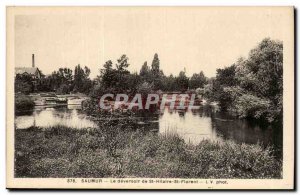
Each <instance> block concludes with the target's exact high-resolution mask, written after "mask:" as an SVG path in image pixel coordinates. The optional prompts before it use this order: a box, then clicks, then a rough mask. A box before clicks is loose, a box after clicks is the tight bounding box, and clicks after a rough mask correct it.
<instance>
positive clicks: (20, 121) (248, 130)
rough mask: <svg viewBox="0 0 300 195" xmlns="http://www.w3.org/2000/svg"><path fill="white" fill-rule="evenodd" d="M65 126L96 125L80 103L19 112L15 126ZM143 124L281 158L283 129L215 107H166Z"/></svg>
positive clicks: (190, 138) (190, 140)
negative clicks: (269, 150)
mask: <svg viewBox="0 0 300 195" xmlns="http://www.w3.org/2000/svg"><path fill="white" fill-rule="evenodd" d="M54 125H62V126H68V127H73V128H85V127H96V126H97V125H96V123H95V122H94V121H93V120H92V119H91V118H90V117H89V116H87V115H86V114H85V113H84V112H83V111H82V110H81V106H70V105H69V106H65V107H42V106H40V107H39V106H36V107H35V108H34V110H33V111H30V112H27V113H22V114H18V115H16V118H15V126H16V128H17V129H19V130H21V129H25V128H28V127H31V126H38V127H49V126H54ZM140 125H141V126H142V127H143V128H148V129H149V130H154V131H158V132H159V133H161V134H165V133H177V134H178V135H180V136H181V137H182V138H183V139H184V140H185V142H186V143H191V144H197V143H198V142H200V141H201V140H203V139H210V140H220V141H221V140H232V141H234V142H237V143H247V144H257V143H260V144H261V145H263V146H273V147H274V149H275V154H276V156H279V157H282V128H281V127H276V126H274V125H273V126H270V125H261V124H257V122H251V121H249V120H246V119H237V118H234V117H232V116H229V115H228V114H226V113H222V112H217V111H216V109H215V108H214V107H211V106H202V107H201V108H200V109H199V110H168V109H165V110H164V111H162V112H161V113H160V114H158V115H157V116H156V117H154V118H149V117H147V118H142V119H141V121H140Z"/></svg>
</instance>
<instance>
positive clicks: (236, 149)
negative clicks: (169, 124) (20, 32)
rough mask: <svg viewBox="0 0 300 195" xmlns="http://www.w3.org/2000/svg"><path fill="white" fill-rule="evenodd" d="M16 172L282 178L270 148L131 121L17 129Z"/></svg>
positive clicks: (21, 174)
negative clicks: (189, 139) (145, 127)
mask: <svg viewBox="0 0 300 195" xmlns="http://www.w3.org/2000/svg"><path fill="white" fill-rule="evenodd" d="M15 140H16V142H15V148H16V150H15V151H16V153H15V158H16V163H15V174H16V177H163V178H166V177H168V178H280V177H281V170H282V166H281V162H280V161H277V160H276V159H275V158H274V157H273V156H272V155H271V150H270V149H269V148H266V149H262V148H261V147H260V146H258V145H246V144H242V145H240V144H235V143H233V142H224V143H223V142H222V143H218V142H212V141H202V142H200V143H199V144H198V145H196V146H194V145H188V144H186V143H185V142H184V141H183V140H182V139H181V138H180V137H178V136H177V135H171V134H168V135H159V134H157V133H152V132H143V131H131V130H130V127H128V128H127V129H126V128H124V127H111V128H107V127H106V128H101V127H99V128H97V129H81V130H76V129H72V128H66V127H61V126H56V127H51V128H29V129H22V130H21V129H17V130H16V139H15Z"/></svg>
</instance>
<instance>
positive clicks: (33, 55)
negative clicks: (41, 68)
mask: <svg viewBox="0 0 300 195" xmlns="http://www.w3.org/2000/svg"><path fill="white" fill-rule="evenodd" d="M34 66H35V65H34V54H32V68H34Z"/></svg>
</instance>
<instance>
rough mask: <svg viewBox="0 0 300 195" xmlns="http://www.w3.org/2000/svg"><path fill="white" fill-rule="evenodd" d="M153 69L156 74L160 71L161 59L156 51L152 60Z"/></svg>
mask: <svg viewBox="0 0 300 195" xmlns="http://www.w3.org/2000/svg"><path fill="white" fill-rule="evenodd" d="M151 70H152V72H153V74H154V75H157V74H158V73H159V59H158V54H157V53H155V54H154V57H153V60H152V65H151Z"/></svg>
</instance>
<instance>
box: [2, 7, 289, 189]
mask: <svg viewBox="0 0 300 195" xmlns="http://www.w3.org/2000/svg"><path fill="white" fill-rule="evenodd" d="M6 12H7V13H6V14H7V26H6V28H7V29H6V33H7V34H6V36H7V37H6V38H7V65H6V66H7V67H6V69H7V73H6V76H7V78H6V80H7V87H6V93H7V94H6V96H7V97H6V99H7V109H6V114H7V119H6V120H7V124H6V125H7V126H6V128H7V129H6V135H7V138H6V139H7V141H6V142H7V148H6V150H7V173H6V174H7V188H32V189H34V188H45V189H51V188H57V189H59V188H65V189H89V188H90V189H293V188H294V158H295V156H294V140H295V138H294V82H295V81H294V79H295V78H294V75H295V73H294V66H295V65H294V8H293V7H18V6H16V7H13V6H12V7H7V10H6Z"/></svg>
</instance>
